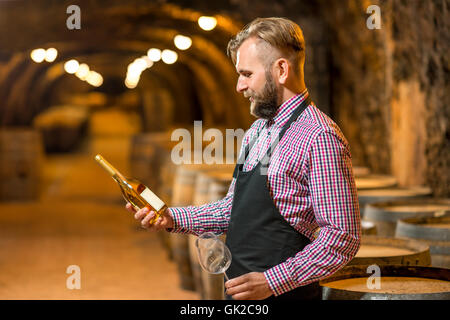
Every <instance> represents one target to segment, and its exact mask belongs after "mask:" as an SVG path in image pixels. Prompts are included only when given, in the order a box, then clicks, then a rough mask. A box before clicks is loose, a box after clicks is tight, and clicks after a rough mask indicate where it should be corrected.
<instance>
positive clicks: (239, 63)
mask: <svg viewBox="0 0 450 320" xmlns="http://www.w3.org/2000/svg"><path fill="white" fill-rule="evenodd" d="M255 58H256V59H258V57H257V48H256V42H255V39H252V38H250V39H247V40H245V41H244V42H243V43H242V45H241V46H240V47H239V49H238V50H237V52H236V70H237V71H239V69H241V68H242V67H246V65H248V64H249V63H252V62H253V63H254V62H256V61H255Z"/></svg>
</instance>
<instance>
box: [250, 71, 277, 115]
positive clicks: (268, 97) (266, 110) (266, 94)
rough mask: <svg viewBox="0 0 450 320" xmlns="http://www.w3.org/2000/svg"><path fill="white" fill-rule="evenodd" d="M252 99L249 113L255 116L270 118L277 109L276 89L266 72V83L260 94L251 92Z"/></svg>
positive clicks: (270, 76)
mask: <svg viewBox="0 0 450 320" xmlns="http://www.w3.org/2000/svg"><path fill="white" fill-rule="evenodd" d="M250 96H251V97H252V98H253V101H252V102H251V105H250V113H251V114H252V115H254V116H255V117H258V118H262V119H266V120H270V119H272V118H273V117H274V116H275V115H276V114H277V111H278V108H279V106H278V90H277V87H276V85H275V81H273V78H272V75H271V74H270V73H269V72H266V84H265V85H264V88H263V91H262V93H261V95H256V94H251V95H250Z"/></svg>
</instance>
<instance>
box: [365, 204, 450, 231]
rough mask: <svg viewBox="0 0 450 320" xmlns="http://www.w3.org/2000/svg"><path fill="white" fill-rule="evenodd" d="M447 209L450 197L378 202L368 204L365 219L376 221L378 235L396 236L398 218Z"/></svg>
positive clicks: (432, 214)
mask: <svg viewBox="0 0 450 320" xmlns="http://www.w3.org/2000/svg"><path fill="white" fill-rule="evenodd" d="M445 210H450V199H411V200H395V201H386V202H377V203H371V204H368V205H367V206H366V210H365V213H364V220H366V221H372V222H373V223H375V225H376V226H377V231H378V235H380V236H386V237H394V235H395V228H396V225H397V221H398V220H400V219H407V218H422V217H433V216H434V215H435V213H436V212H440V211H445Z"/></svg>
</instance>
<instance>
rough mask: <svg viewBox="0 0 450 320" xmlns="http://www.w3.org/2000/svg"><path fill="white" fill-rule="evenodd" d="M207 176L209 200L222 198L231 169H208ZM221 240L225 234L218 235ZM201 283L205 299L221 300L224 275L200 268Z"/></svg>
mask: <svg viewBox="0 0 450 320" xmlns="http://www.w3.org/2000/svg"><path fill="white" fill-rule="evenodd" d="M208 176H209V177H210V178H211V179H212V180H211V182H210V187H209V195H208V197H209V202H215V201H218V200H220V199H223V198H224V197H225V196H226V195H227V192H228V189H229V187H230V184H231V181H232V180H233V171H232V170H220V171H210V172H208ZM219 238H220V239H221V240H222V241H223V242H225V240H226V236H225V235H221V236H220V237H219ZM202 284H203V290H204V296H205V299H206V300H223V299H225V296H224V291H225V288H224V276H223V274H210V273H208V272H206V271H204V270H202Z"/></svg>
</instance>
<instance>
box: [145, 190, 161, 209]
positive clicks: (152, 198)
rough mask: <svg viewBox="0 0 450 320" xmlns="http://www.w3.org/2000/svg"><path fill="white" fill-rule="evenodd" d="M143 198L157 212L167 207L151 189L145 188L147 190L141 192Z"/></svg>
mask: <svg viewBox="0 0 450 320" xmlns="http://www.w3.org/2000/svg"><path fill="white" fill-rule="evenodd" d="M141 197H142V198H144V199H145V200H146V201H147V202H148V203H149V204H150V205H151V206H152V207H153V209H155V210H156V211H159V210H161V209H162V208H163V207H164V205H165V203H164V202H163V201H162V200H161V199H160V198H158V196H157V195H156V194H154V193H153V192H152V191H151V190H150V189H149V188H145V190H144V191H142V192H141Z"/></svg>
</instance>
